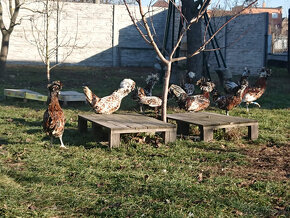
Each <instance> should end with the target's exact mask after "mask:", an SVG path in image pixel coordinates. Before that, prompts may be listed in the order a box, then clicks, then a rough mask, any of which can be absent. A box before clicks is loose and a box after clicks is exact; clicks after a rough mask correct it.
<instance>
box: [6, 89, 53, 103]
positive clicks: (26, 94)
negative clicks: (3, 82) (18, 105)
mask: <svg viewBox="0 0 290 218" xmlns="http://www.w3.org/2000/svg"><path fill="white" fill-rule="evenodd" d="M4 96H5V97H12V98H23V99H24V101H27V99H30V100H36V101H44V102H45V101H47V96H45V95H42V94H40V93H38V92H34V91H31V90H29V89H4Z"/></svg>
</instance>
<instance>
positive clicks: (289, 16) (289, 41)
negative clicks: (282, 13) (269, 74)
mask: <svg viewBox="0 0 290 218" xmlns="http://www.w3.org/2000/svg"><path fill="white" fill-rule="evenodd" d="M289 18H290V8H289V9H288V73H289V74H290V22H289Z"/></svg>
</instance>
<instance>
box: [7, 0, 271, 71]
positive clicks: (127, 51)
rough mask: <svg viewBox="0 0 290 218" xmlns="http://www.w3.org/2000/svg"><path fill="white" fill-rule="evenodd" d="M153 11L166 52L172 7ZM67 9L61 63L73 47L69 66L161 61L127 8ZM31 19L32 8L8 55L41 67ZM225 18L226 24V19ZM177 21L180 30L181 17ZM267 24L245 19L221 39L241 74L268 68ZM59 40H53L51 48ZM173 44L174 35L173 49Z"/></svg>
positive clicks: (80, 6) (25, 13) (12, 60)
mask: <svg viewBox="0 0 290 218" xmlns="http://www.w3.org/2000/svg"><path fill="white" fill-rule="evenodd" d="M26 7H29V8H34V9H37V8H39V7H40V6H39V5H37V4H36V3H35V2H32V3H30V4H28V5H26ZM130 8H131V9H132V10H133V11H135V12H136V14H138V11H137V8H134V6H130ZM154 10H155V11H154V13H153V14H152V20H153V23H154V31H155V32H156V35H155V39H156V41H157V43H158V45H159V47H160V48H161V47H162V42H163V35H164V26H165V23H166V15H167V9H164V8H155V9H154ZM63 11H64V13H63V14H62V15H61V17H60V20H61V21H60V24H59V29H60V31H59V40H58V41H59V42H63V44H65V46H63V47H59V48H58V59H59V61H61V59H62V56H66V54H67V53H69V52H70V51H71V48H72V47H74V49H73V51H72V53H71V55H70V56H69V57H68V58H67V59H66V60H65V63H66V64H72V65H83V66H149V67H153V65H154V64H155V63H156V54H155V53H154V51H153V49H152V47H151V46H149V45H148V44H147V43H145V42H144V40H143V39H142V37H141V36H140V35H139V33H138V32H137V30H136V29H135V27H134V26H133V25H132V21H131V19H130V17H129V16H128V13H127V11H126V9H125V7H124V6H122V5H107V4H106V5H102V4H90V3H72V2H65V3H64V6H63ZM30 16H31V11H30V10H25V9H21V10H20V15H19V17H20V18H21V25H18V26H16V27H15V29H14V31H13V33H12V35H11V41H10V48H9V54H8V62H10V63H18V64H41V63H42V60H41V58H40V57H39V53H38V51H37V49H36V47H35V46H34V45H33V43H31V42H32V41H33V40H34V37H33V32H32V31H31V23H30V21H29V17H30ZM220 19H221V20H220V21H221V22H220V24H222V22H223V21H225V19H226V18H220ZM176 20H177V22H176V28H175V31H176V32H177V31H178V27H177V26H178V24H179V22H178V15H176ZM265 25H266V16H265V14H255V15H254V14H253V15H242V16H240V17H239V18H237V19H236V20H235V21H233V22H231V23H230V24H229V26H228V27H227V29H224V30H222V31H221V33H220V34H219V35H218V36H217V39H218V40H219V41H220V43H219V44H220V46H221V47H223V49H222V52H223V54H224V56H225V57H226V62H227V65H228V67H229V68H230V69H231V70H232V71H233V72H234V73H241V72H242V70H243V68H244V67H245V66H248V67H249V68H251V67H252V68H253V69H257V68H259V67H262V66H264V54H265V29H266V27H265ZM141 28H142V27H141ZM152 30H153V27H152ZM170 32H171V31H170ZM49 33H50V34H51V37H54V36H55V34H56V25H55V21H54V22H52V23H51V25H50V31H49ZM63 39H64V40H63ZM75 39H76V40H75ZM29 41H30V42H29ZM55 41H56V40H55V39H53V40H52V44H53V43H55ZM74 41H76V44H75V43H74ZM170 41H171V39H170V37H169V43H168V44H169V45H170V44H171V42H170ZM51 47H54V46H51ZM54 59H55V57H53V60H54ZM215 62H216V61H215V59H214V55H213V54H211V60H210V63H211V65H212V68H213V67H216V63H215Z"/></svg>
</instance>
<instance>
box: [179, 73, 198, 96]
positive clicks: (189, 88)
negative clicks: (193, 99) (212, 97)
mask: <svg viewBox="0 0 290 218" xmlns="http://www.w3.org/2000/svg"><path fill="white" fill-rule="evenodd" d="M195 77H196V74H195V73H194V72H188V73H187V74H186V76H185V81H184V84H182V88H183V89H184V91H185V92H186V94H187V95H193V94H194V91H195V87H194V79H195Z"/></svg>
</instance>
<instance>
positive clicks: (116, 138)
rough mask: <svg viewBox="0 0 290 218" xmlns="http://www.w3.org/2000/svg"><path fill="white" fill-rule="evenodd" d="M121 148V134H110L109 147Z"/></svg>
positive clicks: (111, 132)
mask: <svg viewBox="0 0 290 218" xmlns="http://www.w3.org/2000/svg"><path fill="white" fill-rule="evenodd" d="M119 146H120V133H115V132H114V131H112V130H111V131H110V132H109V147H110V148H117V147H119Z"/></svg>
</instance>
